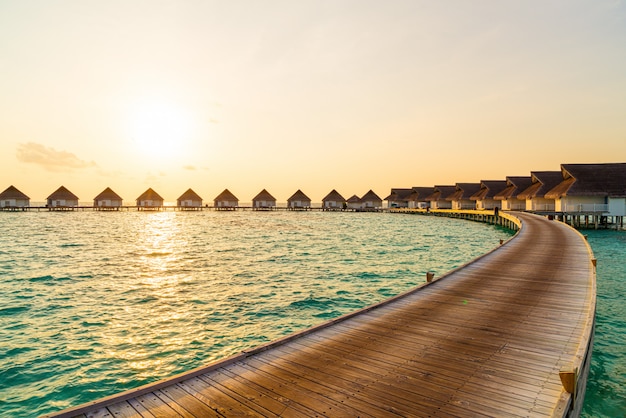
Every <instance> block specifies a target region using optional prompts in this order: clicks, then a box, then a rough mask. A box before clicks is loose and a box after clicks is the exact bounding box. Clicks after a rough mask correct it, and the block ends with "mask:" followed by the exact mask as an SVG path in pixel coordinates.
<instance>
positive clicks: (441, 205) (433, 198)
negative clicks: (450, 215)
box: [425, 185, 456, 209]
mask: <svg viewBox="0 0 626 418" xmlns="http://www.w3.org/2000/svg"><path fill="white" fill-rule="evenodd" d="M455 192H456V186H448V185H445V186H444V185H439V186H435V187H434V189H433V192H432V194H431V195H429V196H426V197H425V199H426V201H427V202H428V203H429V205H430V208H431V209H452V201H450V200H448V199H447V198H448V197H449V196H452V195H453V194H454V193H455Z"/></svg>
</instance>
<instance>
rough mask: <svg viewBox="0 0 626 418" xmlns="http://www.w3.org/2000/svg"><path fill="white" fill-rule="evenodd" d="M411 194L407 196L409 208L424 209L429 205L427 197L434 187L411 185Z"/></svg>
mask: <svg viewBox="0 0 626 418" xmlns="http://www.w3.org/2000/svg"><path fill="white" fill-rule="evenodd" d="M411 190H412V191H411V194H410V195H409V197H408V207H409V209H426V208H429V207H430V202H429V201H428V197H429V196H431V195H432V194H433V192H434V190H435V188H434V187H417V186H416V187H412V188H411Z"/></svg>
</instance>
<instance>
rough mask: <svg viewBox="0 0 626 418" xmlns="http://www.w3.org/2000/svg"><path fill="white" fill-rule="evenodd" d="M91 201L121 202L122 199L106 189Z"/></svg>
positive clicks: (108, 188)
mask: <svg viewBox="0 0 626 418" xmlns="http://www.w3.org/2000/svg"><path fill="white" fill-rule="evenodd" d="M93 200H122V198H121V197H120V195H118V194H117V193H115V192H114V191H113V190H111V188H110V187H107V188H106V189H104V190H103V191H102V193H100V194H99V195H98V196H96V197H94V198H93Z"/></svg>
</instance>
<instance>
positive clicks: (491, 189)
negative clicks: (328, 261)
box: [470, 180, 506, 210]
mask: <svg viewBox="0 0 626 418" xmlns="http://www.w3.org/2000/svg"><path fill="white" fill-rule="evenodd" d="M505 188H506V180H481V181H480V190H479V191H477V192H476V193H474V194H473V195H472V196H470V200H475V201H476V209H478V210H482V209H495V208H498V209H502V207H501V206H502V204H501V202H500V201H499V200H496V199H495V195H496V193H498V192H501V191H502V190H504V189H505Z"/></svg>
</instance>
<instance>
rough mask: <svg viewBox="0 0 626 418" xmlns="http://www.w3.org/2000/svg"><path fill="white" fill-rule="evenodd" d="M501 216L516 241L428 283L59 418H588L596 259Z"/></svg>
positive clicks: (554, 233)
mask: <svg viewBox="0 0 626 418" xmlns="http://www.w3.org/2000/svg"><path fill="white" fill-rule="evenodd" d="M501 216H502V217H504V218H505V219H507V221H510V222H516V223H521V229H520V232H519V233H518V234H517V235H516V236H515V237H513V238H511V239H510V240H509V241H507V242H506V243H504V244H503V245H501V246H500V247H498V248H497V249H495V250H494V251H492V252H490V253H488V254H486V255H484V256H482V257H480V258H478V259H476V260H474V261H472V262H470V263H468V264H467V265H465V266H462V267H461V268H458V269H456V270H454V271H452V272H450V273H448V274H446V275H445V276H442V277H441V278H439V279H436V280H434V281H432V282H431V283H428V284H427V285H424V286H421V287H419V288H417V289H414V290H412V291H410V292H407V293H405V294H403V295H400V296H398V297H395V298H393V299H390V300H388V301H385V302H383V303H381V304H378V305H375V306H371V307H368V308H366V309H363V310H360V311H358V312H355V313H352V314H349V315H345V316H343V317H340V318H337V319H335V320H332V321H329V322H326V323H324V324H321V325H320V326H317V327H314V328H311V329H309V330H306V331H303V332H300V333H297V334H294V335H291V336H289V337H286V338H283V339H281V340H278V341H275V342H272V343H269V344H266V345H263V346H260V347H257V348H254V349H252V350H250V351H246V352H243V353H240V354H237V355H235V356H232V357H229V358H226V359H224V360H221V361H218V362H215V363H213V364H210V365H208V366H206V367H202V368H198V369H195V370H192V371H190V372H188V373H184V374H181V375H178V376H175V377H172V378H169V379H167V380H163V381H160V382H157V383H155V384H151V385H146V386H143V387H140V388H137V389H134V390H131V391H127V392H124V393H121V394H118V395H114V396H110V397H108V398H104V399H101V400H98V401H95V402H90V403H88V404H85V405H81V406H78V407H75V408H71V409H68V410H65V411H61V412H59V413H57V414H52V415H49V416H54V417H76V416H80V417H86V416H89V417H92V416H93V417H105V416H115V417H153V416H168V417H169V416H184V417H207V416H241V415H246V416H290V417H291V416H300V417H305V416H307V417H308V416H362V417H366V416H371V417H374V416H375V417H382V416H438V417H439V416H441V417H452V416H457V417H466V416H510V417H514V416H570V415H571V416H576V415H577V414H578V412H579V410H580V407H581V404H582V399H583V398H584V387H585V384H584V383H585V380H586V374H587V372H588V367H589V361H590V355H591V348H590V347H591V344H592V340H593V325H594V318H595V297H596V294H595V260H593V255H592V254H591V250H590V249H589V246H588V245H587V243H586V242H585V240H584V238H583V237H582V236H581V235H580V234H579V233H578V232H576V231H575V230H574V229H572V228H570V227H568V226H567V225H564V224H562V223H560V222H555V221H549V220H547V219H545V218H542V217H539V216H535V215H530V214H525V213H520V214H516V215H515V217H516V218H517V219H519V221H518V220H517V219H516V218H513V217H511V216H510V215H508V214H501Z"/></svg>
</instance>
